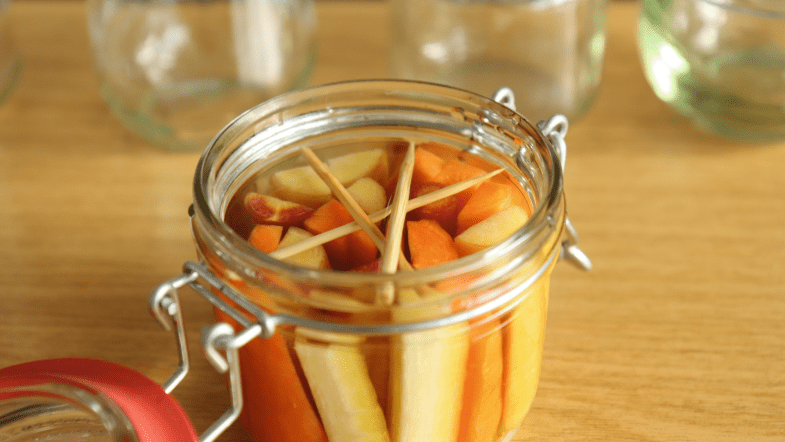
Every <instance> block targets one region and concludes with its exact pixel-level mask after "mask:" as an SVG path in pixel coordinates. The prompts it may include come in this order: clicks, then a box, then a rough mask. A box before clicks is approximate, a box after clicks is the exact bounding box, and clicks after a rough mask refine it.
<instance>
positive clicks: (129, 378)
mask: <svg viewBox="0 0 785 442" xmlns="http://www.w3.org/2000/svg"><path fill="white" fill-rule="evenodd" d="M215 435H217V433H216V434H208V433H205V436H206V437H204V438H202V439H201V440H202V441H204V442H208V441H210V440H213V439H214V436H215ZM44 440H45V441H51V442H72V441H75V440H78V441H84V442H157V441H182V442H196V441H198V440H200V439H199V438H198V436H197V435H196V432H195V431H194V428H193V426H192V425H191V421H190V419H188V416H187V415H186V414H185V412H184V411H183V409H182V408H181V407H180V405H179V404H178V403H177V401H176V400H175V399H174V398H173V397H172V396H170V395H168V394H167V393H166V392H165V391H164V390H163V389H162V388H161V386H159V385H158V384H156V383H155V382H153V381H152V380H150V379H148V378H147V377H145V376H144V375H142V374H141V373H139V372H137V371H134V370H132V369H130V368H128V367H124V366H121V365H118V364H115V363H112V362H107V361H101V360H95V359H76V358H64V359H48V360H39V361H32V362H26V363H23V364H19V365H14V366H11V367H4V368H0V441H3V442H34V441H44Z"/></svg>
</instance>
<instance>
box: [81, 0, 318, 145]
mask: <svg viewBox="0 0 785 442" xmlns="http://www.w3.org/2000/svg"><path fill="white" fill-rule="evenodd" d="M87 7H88V14H87V17H88V26H89V30H90V38H91V41H92V46H93V52H94V58H95V64H96V68H97V70H98V74H99V80H100V87H101V93H102V95H103V96H104V98H105V99H106V101H107V103H108V104H109V107H110V108H111V109H112V111H113V112H114V113H115V114H116V115H117V117H119V119H120V120H121V121H122V122H123V124H124V125H125V126H126V127H128V128H129V129H131V130H132V131H134V132H136V133H138V134H140V135H142V136H143V137H145V138H147V139H148V140H149V141H152V142H153V143H155V144H157V145H160V146H164V147H167V148H170V149H178V150H179V149H202V148H204V147H205V146H206V145H207V143H208V142H209V140H210V139H211V138H212V137H213V135H215V134H216V133H217V132H218V130H219V129H220V128H221V127H223V126H224V125H226V124H227V123H228V122H229V121H231V120H232V119H233V118H234V117H236V116H237V115H239V114H240V113H242V112H243V111H244V110H246V109H249V108H251V107H253V106H254V105H256V104H258V103H261V102H262V101H265V100H267V99H268V98H271V97H273V96H276V95H279V94H281V93H283V92H286V91H289V90H292V89H297V88H299V87H302V86H304V85H305V84H306V83H307V81H308V78H309V76H310V73H311V68H312V66H313V62H314V56H315V40H314V31H315V26H316V18H315V11H314V8H313V3H312V0H200V1H190V0H144V1H137V0H88V2H87Z"/></svg>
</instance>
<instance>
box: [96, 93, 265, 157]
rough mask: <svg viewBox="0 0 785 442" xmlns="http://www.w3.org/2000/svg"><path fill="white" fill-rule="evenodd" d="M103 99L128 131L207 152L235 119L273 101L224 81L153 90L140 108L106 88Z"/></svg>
mask: <svg viewBox="0 0 785 442" xmlns="http://www.w3.org/2000/svg"><path fill="white" fill-rule="evenodd" d="M101 94H102V95H103V97H104V100H106V102H107V104H108V105H109V108H110V109H111V110H112V112H113V113H114V114H115V115H116V116H117V118H118V119H119V120H120V122H121V123H122V124H123V125H124V126H125V127H126V128H127V129H129V130H131V131H132V132H135V133H137V134H139V135H140V136H142V137H143V138H145V139H147V140H148V141H150V142H152V143H154V144H156V145H158V146H162V147H164V148H166V149H170V150H200V149H203V148H204V147H206V146H207V143H208V142H209V141H210V139H212V137H213V136H214V135H215V134H216V133H217V132H218V131H219V130H220V129H221V128H222V127H223V126H225V125H226V124H228V123H229V122H230V121H231V120H232V119H233V118H234V117H235V116H237V115H239V114H240V113H242V112H243V111H245V110H247V109H249V108H251V107H253V106H255V105H257V104H259V103H261V102H262V101H264V100H266V99H268V98H270V97H271V96H272V95H274V94H273V93H271V92H269V91H262V90H258V89H251V88H244V87H241V86H239V85H237V84H236V83H232V82H229V81H227V80H223V79H204V80H201V81H198V82H188V83H178V84H175V85H173V86H172V87H170V88H168V89H167V90H153V89H149V90H147V91H146V92H144V93H143V94H142V95H141V97H140V99H139V105H138V107H137V108H131V107H129V106H128V105H126V104H125V103H124V101H123V100H122V99H121V98H120V96H119V95H118V94H116V93H115V92H114V89H113V88H112V86H111V85H109V84H107V83H103V84H102V85H101Z"/></svg>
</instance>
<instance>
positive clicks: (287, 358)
mask: <svg viewBox="0 0 785 442" xmlns="http://www.w3.org/2000/svg"><path fill="white" fill-rule="evenodd" d="M214 311H215V316H216V319H217V320H218V321H219V322H226V323H228V324H230V325H232V326H233V327H235V328H239V324H237V322H236V321H235V320H234V319H233V318H232V317H230V316H229V315H227V314H226V313H224V312H222V311H220V310H218V309H217V308H216V309H214ZM239 358H240V375H241V378H242V381H243V402H244V404H243V410H242V412H241V414H240V420H241V421H242V423H243V425H244V426H245V427H246V428H247V429H248V431H249V432H250V433H251V434H253V435H254V437H255V438H256V439H258V440H270V441H276V442H305V441H307V442H327V433H325V431H324V427H323V426H322V423H321V422H320V421H319V417H318V416H317V414H316V411H315V409H314V406H313V405H312V403H311V400H310V399H309V397H308V395H307V393H306V390H305V388H304V386H303V383H302V381H301V380H300V376H299V375H298V374H297V369H296V367H295V365H294V362H293V361H292V357H291V355H290V353H289V349H288V347H287V344H286V341H285V340H284V338H283V337H282V336H281V334H279V333H276V334H274V335H273V336H271V337H270V338H269V339H259V338H257V339H253V340H251V341H250V342H249V343H247V344H246V345H244V346H243V347H242V348H240V350H239Z"/></svg>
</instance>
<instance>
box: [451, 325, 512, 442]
mask: <svg viewBox="0 0 785 442" xmlns="http://www.w3.org/2000/svg"><path fill="white" fill-rule="evenodd" d="M480 321H481V322H478V323H475V324H473V325H472V330H471V332H470V334H471V341H470V343H469V360H468V362H467V363H466V367H467V368H466V381H465V383H464V390H463V403H462V405H461V425H460V431H459V432H458V442H493V440H494V439H495V438H496V434H497V431H498V429H499V422H500V421H501V417H502V372H503V366H504V360H503V357H502V331H501V324H500V321H499V320H498V319H492V320H487V319H486V320H483V319H481V320H480Z"/></svg>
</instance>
